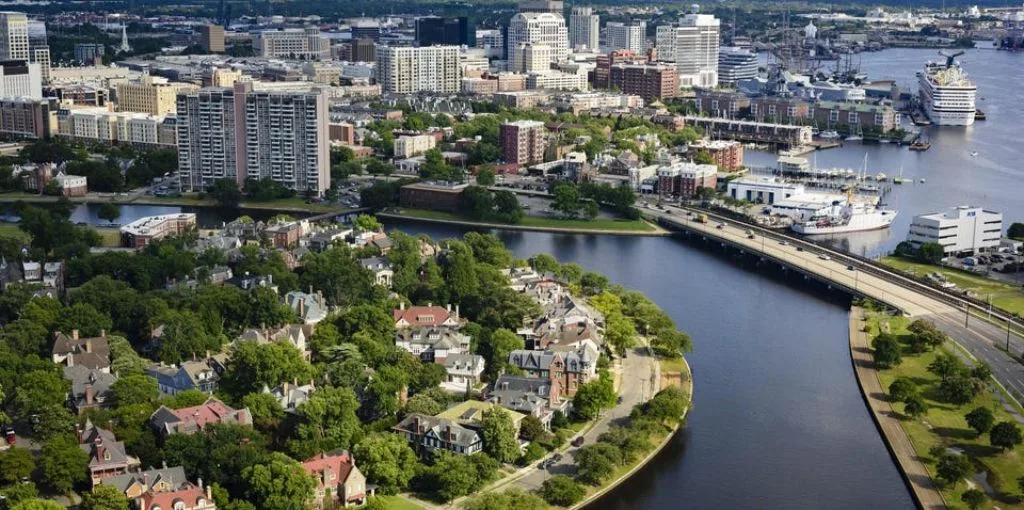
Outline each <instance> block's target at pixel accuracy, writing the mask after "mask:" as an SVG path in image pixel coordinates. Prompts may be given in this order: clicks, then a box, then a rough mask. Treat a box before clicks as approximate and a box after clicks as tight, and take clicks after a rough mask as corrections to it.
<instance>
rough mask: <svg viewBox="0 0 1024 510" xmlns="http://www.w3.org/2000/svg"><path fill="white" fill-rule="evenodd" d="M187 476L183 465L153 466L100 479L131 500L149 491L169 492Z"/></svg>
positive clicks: (103, 483) (102, 482) (101, 483)
mask: <svg viewBox="0 0 1024 510" xmlns="http://www.w3.org/2000/svg"><path fill="white" fill-rule="evenodd" d="M184 481H187V479H186V478H185V468H183V467H181V466H174V467H167V464H164V466H163V467H162V468H151V469H147V470H145V471H139V472H135V473H125V474H122V475H117V476H109V477H107V478H103V479H101V480H100V482H99V484H100V485H109V486H111V487H114V488H116V489H117V490H118V491H120V492H121V494H124V496H125V497H126V498H128V500H129V501H134V500H135V498H138V497H140V496H142V495H143V494H144V493H146V492H149V491H151V490H152V491H154V492H167V491H171V490H173V489H174V488H175V487H178V486H179V485H180V484H181V483H182V482H184Z"/></svg>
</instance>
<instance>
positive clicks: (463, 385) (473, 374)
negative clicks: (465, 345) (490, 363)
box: [441, 354, 484, 392]
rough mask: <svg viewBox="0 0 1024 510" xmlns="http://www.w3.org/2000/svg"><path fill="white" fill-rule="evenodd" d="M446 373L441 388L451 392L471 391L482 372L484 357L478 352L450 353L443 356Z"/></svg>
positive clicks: (478, 381)
mask: <svg viewBox="0 0 1024 510" xmlns="http://www.w3.org/2000/svg"><path fill="white" fill-rule="evenodd" d="M444 370H445V372H447V373H448V375H447V377H446V378H445V380H444V382H442V383H441V388H443V389H444V390H446V391H452V392H465V391H472V388H475V387H476V385H478V384H480V376H481V375H483V373H484V357H483V356H480V355H479V354H451V355H448V356H447V357H445V358H444Z"/></svg>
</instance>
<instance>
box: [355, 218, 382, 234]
mask: <svg viewBox="0 0 1024 510" xmlns="http://www.w3.org/2000/svg"><path fill="white" fill-rule="evenodd" d="M352 226H354V227H356V228H357V229H359V231H360V232H380V231H382V230H384V225H381V223H380V222H379V221H377V218H376V217H374V216H370V215H369V214H360V215H359V216H356V219H355V220H353V221H352Z"/></svg>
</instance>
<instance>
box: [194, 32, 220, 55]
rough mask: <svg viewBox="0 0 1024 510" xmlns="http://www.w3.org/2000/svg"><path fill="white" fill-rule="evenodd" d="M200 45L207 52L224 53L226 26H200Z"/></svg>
mask: <svg viewBox="0 0 1024 510" xmlns="http://www.w3.org/2000/svg"><path fill="white" fill-rule="evenodd" d="M199 45H200V46H202V47H203V49H204V50H206V52H207V53H224V27H222V26H220V25H203V26H202V27H200V28H199Z"/></svg>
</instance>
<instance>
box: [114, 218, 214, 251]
mask: <svg viewBox="0 0 1024 510" xmlns="http://www.w3.org/2000/svg"><path fill="white" fill-rule="evenodd" d="M195 226H196V215H195V214H194V213H178V214H161V215H158V216H146V217H145V218H139V219H137V220H135V221H133V222H131V223H129V224H127V225H125V226H123V227H121V245H122V246H125V247H128V248H143V247H145V246H146V245H147V244H149V243H151V242H153V241H156V240H158V239H163V238H164V237H167V236H176V235H180V234H182V233H183V232H185V231H186V230H188V229H190V228H195Z"/></svg>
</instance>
